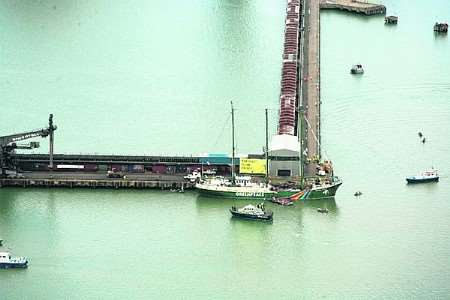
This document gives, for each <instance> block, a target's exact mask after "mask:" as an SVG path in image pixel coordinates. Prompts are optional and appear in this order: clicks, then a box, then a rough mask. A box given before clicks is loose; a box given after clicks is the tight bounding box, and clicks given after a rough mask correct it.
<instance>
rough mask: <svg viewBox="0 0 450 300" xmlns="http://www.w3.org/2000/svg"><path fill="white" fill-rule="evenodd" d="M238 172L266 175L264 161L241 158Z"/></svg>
mask: <svg viewBox="0 0 450 300" xmlns="http://www.w3.org/2000/svg"><path fill="white" fill-rule="evenodd" d="M239 172H240V173H243V174H266V160H264V159H249V158H241V159H240V167H239Z"/></svg>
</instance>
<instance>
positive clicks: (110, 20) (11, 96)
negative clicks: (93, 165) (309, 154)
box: [0, 0, 450, 299]
mask: <svg viewBox="0 0 450 300" xmlns="http://www.w3.org/2000/svg"><path fill="white" fill-rule="evenodd" d="M385 4H386V6H387V8H388V14H395V15H398V16H399V24H398V25H397V26H386V25H384V20H383V17H370V18H368V17H363V16H357V15H352V14H349V13H341V12H332V11H326V12H322V14H321V95H322V148H323V149H324V153H323V154H324V156H326V157H328V158H331V159H332V160H333V162H334V164H335V169H336V173H337V174H338V175H339V176H340V177H342V179H343V180H344V185H343V186H342V187H341V188H340V190H339V191H338V194H337V196H336V199H335V200H334V201H314V202H306V203H298V204H297V205H295V206H294V207H289V208H287V207H279V206H272V205H270V204H268V205H269V206H270V209H272V210H273V211H274V221H273V223H272V224H267V223H258V222H245V221H241V220H234V219H231V218H230V213H229V212H228V208H229V207H231V205H244V204H245V203H246V202H233V201H230V200H218V199H209V198H202V197H198V196H197V195H196V194H195V193H194V192H187V193H184V194H179V193H170V192H161V191H122V190H119V191H117V190H77V189H73V190H69V189H53V190H47V189H29V190H24V189H13V188H3V189H0V237H1V238H3V239H5V240H6V242H7V246H9V247H11V248H12V249H13V253H14V254H17V255H24V256H27V257H28V258H29V260H30V267H29V268H28V269H27V270H0V299H30V298H34V299H255V298H260V299H318V298H326V299H449V298H450V284H449V282H450V269H449V266H450V238H449V234H450V197H449V190H450V178H449V173H450V172H449V170H450V162H449V159H448V157H449V155H448V152H449V149H450V139H449V133H448V128H450V71H449V70H450V40H449V37H448V36H445V35H444V36H439V35H435V34H434V33H433V31H432V27H433V24H434V22H435V21H449V20H450V3H448V1H446V0H434V1H428V2H423V1H421V2H419V1H403V0H401V1H394V0H390V1H385ZM285 5H286V3H285V1H268V0H254V1H238V0H228V1H222V0H217V1H205V0H194V1H189V2H188V1H181V0H175V1H173V2H171V3H168V2H165V1H140V0H135V1H127V2H125V1H115V2H111V1H83V0H77V1H68V0H67V1H50V0H43V1H31V0H25V1H8V0H7V1H2V2H0V36H1V39H0V91H1V95H2V100H1V102H0V103H1V122H0V123H1V128H0V134H8V133H12V132H17V131H22V130H28V129H32V128H35V127H39V126H45V124H46V119H47V114H48V113H50V112H52V113H54V114H55V122H56V123H57V125H58V126H59V128H58V131H57V134H56V149H57V152H62V153H64V152H66V153H80V152H82V153H95V152H98V153H128V154H144V153H145V154H181V153H182V154H191V153H199V152H228V151H229V125H227V123H229V122H227V121H228V118H229V101H230V100H233V101H234V104H235V106H236V108H237V112H236V119H237V128H238V129H237V137H238V149H239V152H241V153H247V152H260V151H261V146H262V145H263V144H264V108H266V107H268V108H270V109H271V111H270V112H271V118H270V120H271V128H272V131H273V132H274V131H275V128H276V114H277V104H278V99H277V97H278V94H279V79H280V67H281V52H282V43H283V30H284V27H283V26H284V25H283V22H284V17H285V15H284V14H285ZM355 63H362V64H363V66H364V68H365V74H364V75H363V76H359V77H355V76H351V75H350V74H349V69H350V67H351V65H353V64H355ZM418 131H421V132H423V134H424V135H425V137H426V139H427V142H426V143H425V144H422V143H421V142H420V140H419V137H418V135H417V133H418ZM41 142H42V144H43V145H42V146H43V147H42V149H41V150H40V151H42V152H44V151H46V147H45V141H44V140H43V141H41ZM431 166H434V167H435V168H437V169H439V170H440V173H441V176H442V178H441V180H440V182H439V183H437V184H427V185H417V186H408V185H406V184H405V180H404V178H405V176H408V175H414V174H416V173H418V172H420V171H422V170H423V169H426V168H429V167H431ZM357 190H361V191H362V192H363V195H362V196H361V197H359V198H355V197H354V196H353V193H354V192H355V191H357ZM317 207H327V208H328V209H329V210H330V212H329V213H328V214H326V215H325V214H319V213H317V211H316V208H317Z"/></svg>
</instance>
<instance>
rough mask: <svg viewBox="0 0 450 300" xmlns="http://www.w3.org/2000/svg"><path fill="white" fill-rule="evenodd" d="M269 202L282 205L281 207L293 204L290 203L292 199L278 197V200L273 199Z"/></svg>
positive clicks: (292, 202)
mask: <svg viewBox="0 0 450 300" xmlns="http://www.w3.org/2000/svg"><path fill="white" fill-rule="evenodd" d="M270 202H272V203H276V204H279V205H283V206H289V205H292V204H294V201H292V199H291V198H289V197H279V198H277V197H273V198H272V199H271V200H270Z"/></svg>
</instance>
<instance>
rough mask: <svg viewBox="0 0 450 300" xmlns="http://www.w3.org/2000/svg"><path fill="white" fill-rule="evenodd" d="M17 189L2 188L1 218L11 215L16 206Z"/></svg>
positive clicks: (0, 196) (0, 191) (0, 198)
mask: <svg viewBox="0 0 450 300" xmlns="http://www.w3.org/2000/svg"><path fill="white" fill-rule="evenodd" d="M16 195H17V193H16V191H15V190H14V189H10V188H2V189H0V218H1V219H4V218H6V217H8V216H9V215H10V212H11V210H12V209H13V208H14V207H13V206H14V201H15V200H16Z"/></svg>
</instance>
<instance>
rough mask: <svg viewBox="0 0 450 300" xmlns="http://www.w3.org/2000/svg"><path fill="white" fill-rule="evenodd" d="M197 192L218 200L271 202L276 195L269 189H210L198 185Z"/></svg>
mask: <svg viewBox="0 0 450 300" xmlns="http://www.w3.org/2000/svg"><path fill="white" fill-rule="evenodd" d="M196 189H197V191H198V192H199V193H200V194H201V195H203V196H209V197H217V198H231V199H242V200H269V199H272V197H274V196H275V195H276V192H273V191H270V190H269V189H266V188H264V189H254V188H245V187H234V188H233V187H220V186H218V187H208V186H204V185H201V184H199V185H196Z"/></svg>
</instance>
